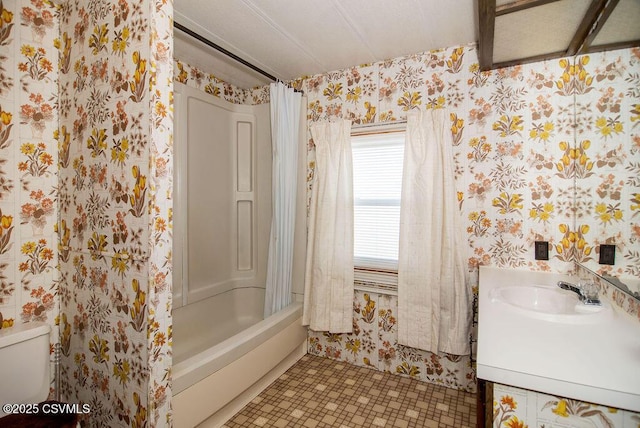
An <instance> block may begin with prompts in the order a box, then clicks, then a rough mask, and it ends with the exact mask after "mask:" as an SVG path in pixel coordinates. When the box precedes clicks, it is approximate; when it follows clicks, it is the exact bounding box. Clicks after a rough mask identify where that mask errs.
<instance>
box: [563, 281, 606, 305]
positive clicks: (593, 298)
mask: <svg viewBox="0 0 640 428" xmlns="http://www.w3.org/2000/svg"><path fill="white" fill-rule="evenodd" d="M558 287H560V288H562V289H563V290H569V291H573V292H574V293H576V294H577V295H578V297H579V298H580V301H581V302H582V303H584V304H585V305H594V306H600V305H602V303H601V302H600V299H598V293H597V292H593V290H585V289H584V288H583V287H581V286H579V285H573V284H571V283H569V282H566V281H558Z"/></svg>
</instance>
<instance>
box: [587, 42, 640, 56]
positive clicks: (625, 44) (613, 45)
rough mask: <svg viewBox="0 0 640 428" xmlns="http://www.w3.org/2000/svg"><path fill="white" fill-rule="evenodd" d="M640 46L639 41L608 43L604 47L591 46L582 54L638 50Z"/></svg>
mask: <svg viewBox="0 0 640 428" xmlns="http://www.w3.org/2000/svg"><path fill="white" fill-rule="evenodd" d="M638 46H640V39H639V40H629V41H626V42H614V43H607V44H604V45H589V46H588V47H587V48H585V49H584V50H583V51H581V52H580V53H593V52H602V51H614V50H616V49H627V48H637V47H638Z"/></svg>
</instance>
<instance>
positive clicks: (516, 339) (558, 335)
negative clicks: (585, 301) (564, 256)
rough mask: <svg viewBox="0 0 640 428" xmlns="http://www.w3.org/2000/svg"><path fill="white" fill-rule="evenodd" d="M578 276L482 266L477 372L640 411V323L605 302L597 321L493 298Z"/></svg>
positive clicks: (493, 378)
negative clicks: (500, 291)
mask: <svg viewBox="0 0 640 428" xmlns="http://www.w3.org/2000/svg"><path fill="white" fill-rule="evenodd" d="M559 280H565V281H569V282H572V283H574V284H575V283H576V282H577V280H576V279H575V278H571V277H569V276H566V275H559V274H552V273H546V272H529V271H524V270H515V269H501V268H494V267H486V266H481V267H480V286H479V313H478V356H477V375H478V378H480V379H484V380H489V381H492V382H497V383H501V384H505V385H511V386H515V387H519V388H523V389H530V390H533V391H539V392H543V393H547V394H551V395H556V396H560V397H566V398H573V399H577V400H581V401H586V402H591V403H596V404H602V405H606V406H610V407H617V408H620V409H625V410H632V411H636V412H640V323H638V322H637V321H634V320H633V319H632V318H631V317H630V316H629V315H628V314H623V313H619V312H618V309H617V308H616V307H615V305H610V306H611V310H612V311H613V313H612V316H610V317H608V318H606V319H604V320H599V322H597V323H592V324H588V323H586V324H581V323H577V324H576V323H572V324H570V323H564V322H554V321H547V320H544V319H536V318H532V317H530V316H527V315H526V314H523V313H522V312H520V311H519V310H517V309H514V308H513V307H512V306H511V305H509V304H507V303H504V302H501V301H495V300H494V299H492V298H491V296H490V293H491V290H492V289H493V288H496V287H504V286H510V287H518V286H524V285H547V286H555V285H556V283H557V282H558V281H559Z"/></svg>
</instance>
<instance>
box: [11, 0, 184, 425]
mask: <svg viewBox="0 0 640 428" xmlns="http://www.w3.org/2000/svg"><path fill="white" fill-rule="evenodd" d="M172 14H173V9H172V4H171V3H170V2H169V3H168V2H165V1H163V0H157V1H155V0H149V1H143V2H129V1H127V0H113V1H111V0H97V1H91V2H86V3H85V2H78V1H75V0H69V1H62V2H55V3H53V2H51V1H48V0H1V1H0V218H1V221H0V328H1V327H9V326H11V325H14V324H16V323H22V322H31V321H45V322H48V323H50V324H51V325H52V328H53V329H52V331H53V333H52V340H51V343H52V346H51V349H52V351H53V347H54V345H55V344H56V343H59V344H60V347H61V353H62V362H61V372H62V376H61V383H60V393H61V397H62V399H63V400H66V401H68V402H71V403H87V404H89V405H90V407H91V412H90V414H88V415H86V416H85V418H84V419H83V424H85V425H86V426H138V427H139V426H165V425H167V424H168V423H170V395H171V392H170V376H169V369H170V364H171V363H170V360H171V351H170V343H171V328H170V326H171V298H170V289H171V276H170V272H171V235H170V233H171V227H170V226H171V188H172V172H171V171H172V167H171V165H172V161H171V159H172V142H171V138H172V127H173V120H172V107H171V104H172V99H171V97H172V95H171V92H172V82H173V62H172V56H173V55H172V50H173V41H172V25H171V24H172ZM56 166H57V167H58V168H57V169H56ZM58 219H59V221H58ZM58 332H60V334H58Z"/></svg>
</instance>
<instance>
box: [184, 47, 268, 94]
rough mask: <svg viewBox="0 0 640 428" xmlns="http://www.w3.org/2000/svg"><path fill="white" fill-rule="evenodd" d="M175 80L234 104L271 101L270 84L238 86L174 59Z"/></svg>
mask: <svg viewBox="0 0 640 428" xmlns="http://www.w3.org/2000/svg"><path fill="white" fill-rule="evenodd" d="M173 64H174V65H173V67H174V70H175V75H174V77H175V81H176V82H180V83H183V84H185V85H188V86H191V87H193V88H195V89H199V90H201V91H203V92H206V93H208V94H210V95H213V96H214V97H218V98H222V99H223V100H225V101H228V102H230V103H234V104H249V105H254V104H264V103H268V102H269V86H268V85H267V86H263V87H260V88H254V89H242V88H238V87H237V86H235V85H232V84H231V83H228V82H225V81H223V80H221V79H219V78H217V77H216V76H215V75H213V74H211V73H206V72H204V71H202V70H200V69H199V68H197V67H194V66H192V65H190V64H187V63H186V62H185V61H181V60H180V59H179V58H176V59H174V63H173Z"/></svg>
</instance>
